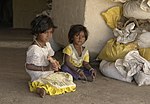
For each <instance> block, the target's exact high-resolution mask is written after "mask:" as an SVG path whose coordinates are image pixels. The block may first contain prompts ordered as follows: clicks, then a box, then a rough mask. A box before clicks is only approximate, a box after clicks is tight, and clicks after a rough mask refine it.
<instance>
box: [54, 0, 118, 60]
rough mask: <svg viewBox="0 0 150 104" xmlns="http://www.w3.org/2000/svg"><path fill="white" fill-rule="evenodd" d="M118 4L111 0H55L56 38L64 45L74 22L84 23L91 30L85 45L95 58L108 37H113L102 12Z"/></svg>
mask: <svg viewBox="0 0 150 104" xmlns="http://www.w3.org/2000/svg"><path fill="white" fill-rule="evenodd" d="M114 5H118V3H114V2H111V0H53V3H52V17H53V18H54V23H55V24H56V25H57V26H58V29H56V31H55V32H54V34H53V37H54V40H55V41H56V42H57V43H59V44H60V45H62V47H64V46H66V45H67V44H68V37H67V35H68V31H69V28H70V26H71V25H72V24H77V23H80V24H83V25H85V26H86V27H87V29H88V30H89V38H88V40H87V41H86V43H85V45H87V47H88V48H89V51H90V55H91V56H92V58H95V57H96V56H97V55H98V53H99V51H100V50H101V49H102V47H103V46H104V45H105V43H106V42H107V40H108V39H110V38H111V37H113V34H112V30H111V29H110V28H109V27H108V26H107V25H106V23H105V21H104V20H103V18H102V17H101V15H100V14H101V12H103V11H106V10H107V9H108V8H110V7H112V6H114Z"/></svg>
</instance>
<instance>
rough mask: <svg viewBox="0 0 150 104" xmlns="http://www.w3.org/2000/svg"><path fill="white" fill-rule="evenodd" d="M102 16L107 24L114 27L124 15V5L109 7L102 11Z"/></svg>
mask: <svg viewBox="0 0 150 104" xmlns="http://www.w3.org/2000/svg"><path fill="white" fill-rule="evenodd" d="M101 15H102V17H103V19H104V20H105V22H106V23H107V25H108V26H109V27H110V28H112V29H114V28H116V27H117V22H118V21H119V20H120V19H121V16H122V7H120V6H115V7H112V8H110V9H108V10H107V11H105V12H102V14H101Z"/></svg>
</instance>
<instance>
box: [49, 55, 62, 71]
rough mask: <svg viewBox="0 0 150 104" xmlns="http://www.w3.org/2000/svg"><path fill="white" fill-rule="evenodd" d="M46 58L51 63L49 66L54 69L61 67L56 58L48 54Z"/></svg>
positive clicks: (57, 69)
mask: <svg viewBox="0 0 150 104" xmlns="http://www.w3.org/2000/svg"><path fill="white" fill-rule="evenodd" d="M47 59H48V61H50V63H51V68H52V69H53V70H54V71H59V69H60V68H61V66H60V64H59V62H58V61H57V60H56V59H53V58H52V57H51V56H48V57H47Z"/></svg>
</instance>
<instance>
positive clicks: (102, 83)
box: [0, 48, 150, 104]
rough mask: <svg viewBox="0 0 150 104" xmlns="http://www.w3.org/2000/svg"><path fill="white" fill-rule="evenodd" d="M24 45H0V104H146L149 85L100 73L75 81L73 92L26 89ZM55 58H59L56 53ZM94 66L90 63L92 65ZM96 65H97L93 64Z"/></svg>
mask: <svg viewBox="0 0 150 104" xmlns="http://www.w3.org/2000/svg"><path fill="white" fill-rule="evenodd" d="M25 52H26V48H0V104H149V102H150V99H149V97H150V87H149V86H141V87H138V86H137V84H136V83H135V82H132V83H126V82H122V81H118V80H114V79H110V78H107V77H104V76H103V75H101V73H100V72H99V71H98V70H97V77H96V80H95V81H94V82H86V83H83V82H82V81H75V83H76V85H77V88H76V91H75V92H71V93H66V94H62V95H56V96H50V95H46V96H45V97H44V98H40V97H39V96H38V95H37V94H36V93H31V92H29V88H28V81H29V80H30V77H29V76H28V74H27V73H26V72H25V68H24V63H25ZM55 56H56V58H57V59H58V60H61V58H62V55H61V53H60V52H58V53H56V55H55ZM93 65H94V64H93ZM94 67H95V68H98V64H95V65H94Z"/></svg>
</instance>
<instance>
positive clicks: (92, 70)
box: [90, 68, 96, 79]
mask: <svg viewBox="0 0 150 104" xmlns="http://www.w3.org/2000/svg"><path fill="white" fill-rule="evenodd" d="M90 71H91V75H92V77H93V79H95V78H96V70H95V69H93V68H91V69H90Z"/></svg>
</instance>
